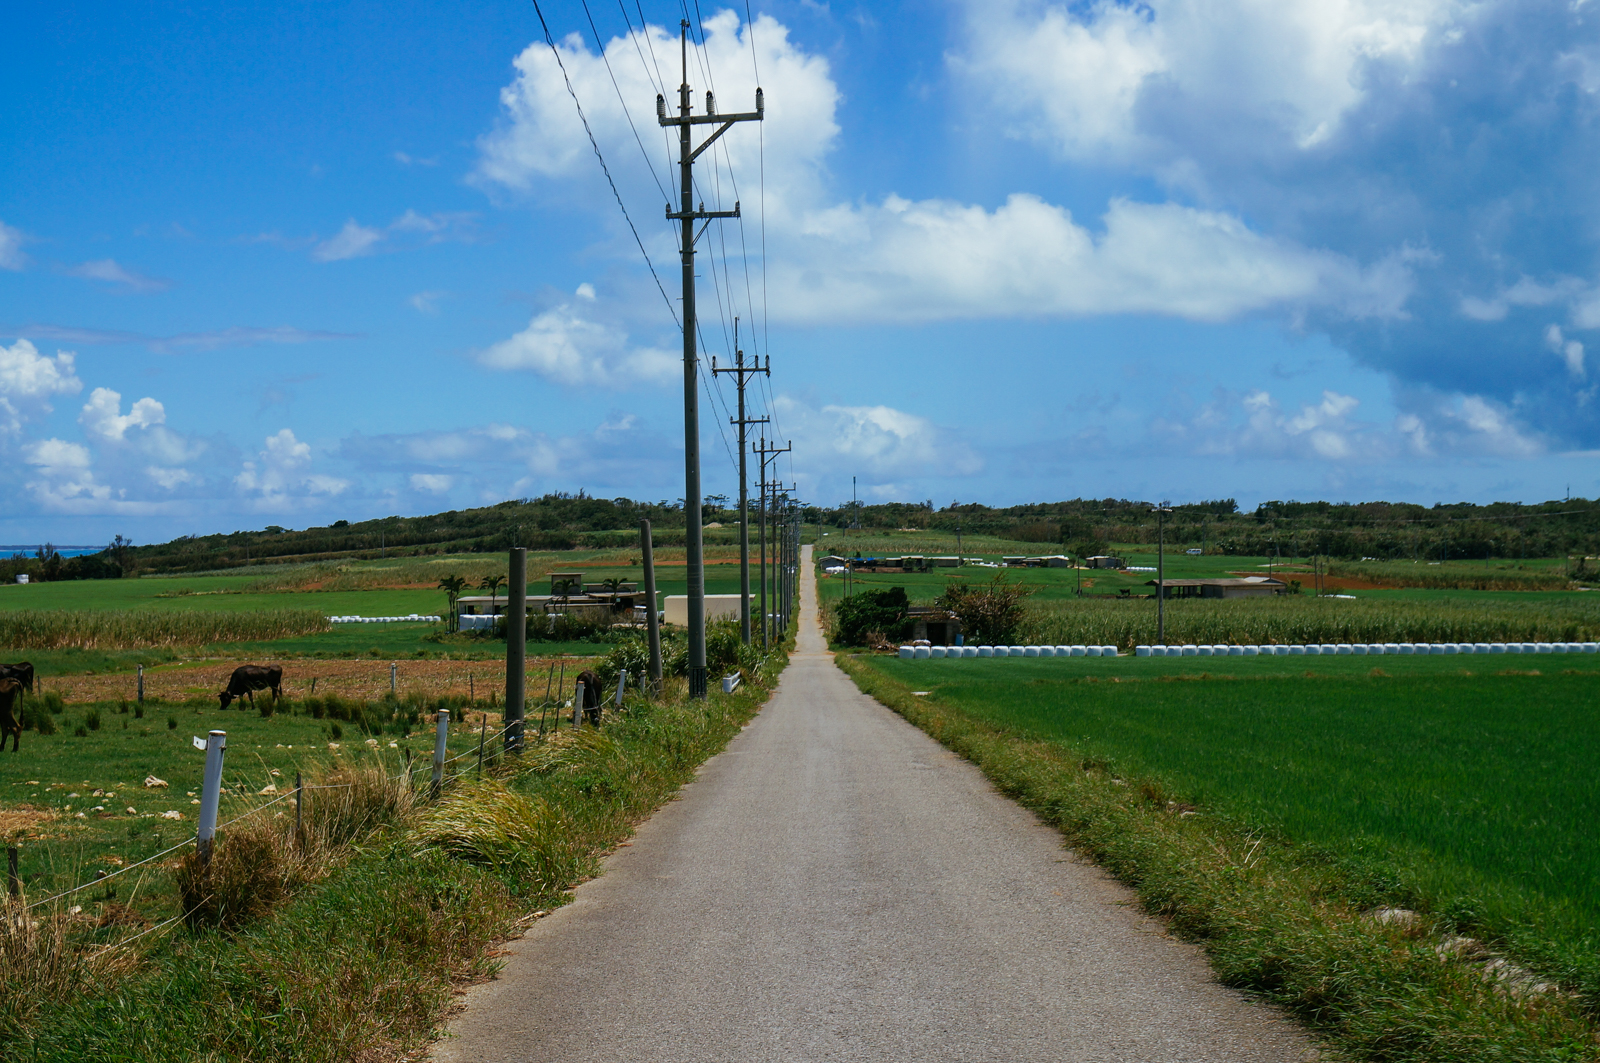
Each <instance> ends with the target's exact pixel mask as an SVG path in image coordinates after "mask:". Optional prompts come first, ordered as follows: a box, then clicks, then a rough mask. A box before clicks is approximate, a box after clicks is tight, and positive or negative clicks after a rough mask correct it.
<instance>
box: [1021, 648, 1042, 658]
mask: <svg viewBox="0 0 1600 1063" xmlns="http://www.w3.org/2000/svg"><path fill="white" fill-rule="evenodd" d="M1022 655H1023V656H1024V657H1037V656H1039V647H1037V646H1024V647H1022Z"/></svg>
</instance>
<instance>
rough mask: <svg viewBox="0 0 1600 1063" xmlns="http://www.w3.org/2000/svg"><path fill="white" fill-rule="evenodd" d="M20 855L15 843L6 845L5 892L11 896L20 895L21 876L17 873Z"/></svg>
mask: <svg viewBox="0 0 1600 1063" xmlns="http://www.w3.org/2000/svg"><path fill="white" fill-rule="evenodd" d="M20 855H21V854H20V853H19V852H18V851H17V847H16V846H15V845H8V846H6V892H7V893H9V894H10V895H11V896H12V897H13V898H16V897H21V896H22V876H21V875H19V874H17V859H18V858H19V856H20Z"/></svg>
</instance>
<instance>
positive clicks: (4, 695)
mask: <svg viewBox="0 0 1600 1063" xmlns="http://www.w3.org/2000/svg"><path fill="white" fill-rule="evenodd" d="M21 700H22V684H21V683H19V682H17V681H16V680H15V679H0V752H3V751H4V750H5V748H6V736H7V735H10V736H11V742H12V745H11V752H13V753H21V752H22V713H21V711H20V710H18V709H16V708H14V706H15V705H16V704H17V703H18V702H19V701H21Z"/></svg>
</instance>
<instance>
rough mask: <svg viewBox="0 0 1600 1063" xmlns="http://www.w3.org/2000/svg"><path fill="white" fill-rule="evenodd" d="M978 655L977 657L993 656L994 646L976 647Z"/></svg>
mask: <svg viewBox="0 0 1600 1063" xmlns="http://www.w3.org/2000/svg"><path fill="white" fill-rule="evenodd" d="M978 656H979V657H993V656H994V647H993V646H979V647H978Z"/></svg>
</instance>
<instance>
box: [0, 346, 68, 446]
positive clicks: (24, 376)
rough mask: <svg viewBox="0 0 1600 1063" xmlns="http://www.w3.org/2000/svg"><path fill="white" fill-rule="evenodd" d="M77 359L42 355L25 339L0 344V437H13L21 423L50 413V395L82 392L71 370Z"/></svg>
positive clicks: (57, 355) (65, 352) (61, 352)
mask: <svg viewBox="0 0 1600 1063" xmlns="http://www.w3.org/2000/svg"><path fill="white" fill-rule="evenodd" d="M76 357H77V356H76V355H74V354H73V353H72V352H70V351H59V352H57V353H56V356H55V357H54V358H51V357H48V356H46V355H42V354H40V353H39V349H38V348H37V347H35V346H34V345H33V344H32V343H31V342H30V341H28V340H17V341H16V342H15V343H13V344H12V345H11V346H9V347H7V346H4V345H3V344H0V437H4V436H8V435H11V436H14V435H16V434H17V433H18V432H20V431H21V430H22V424H23V422H24V421H27V420H31V419H33V418H35V417H38V416H40V415H42V414H46V413H49V412H50V401H49V400H50V399H51V397H52V396H55V395H76V394H77V393H78V392H79V391H82V390H83V381H81V380H79V379H78V376H77V373H76V372H75V371H74V367H73V362H74V361H75V359H76Z"/></svg>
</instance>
